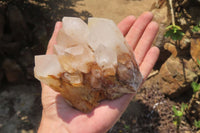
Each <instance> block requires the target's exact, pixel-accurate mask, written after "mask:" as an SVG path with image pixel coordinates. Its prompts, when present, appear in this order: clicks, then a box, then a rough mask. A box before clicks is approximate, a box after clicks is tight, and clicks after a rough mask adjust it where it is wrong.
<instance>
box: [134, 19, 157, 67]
mask: <svg viewBox="0 0 200 133" xmlns="http://www.w3.org/2000/svg"><path fill="white" fill-rule="evenodd" d="M157 32H158V23H156V22H151V23H149V24H148V26H147V28H146V29H145V31H144V33H143V35H142V37H141V39H140V40H139V42H138V44H137V46H136V48H135V52H134V53H135V58H136V61H137V63H138V64H139V65H140V64H141V62H142V61H143V59H144V56H145V55H146V53H147V51H148V50H149V48H150V47H151V45H152V43H153V40H154V38H155V37H156V34H157Z"/></svg>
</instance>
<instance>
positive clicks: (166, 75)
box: [159, 56, 198, 98]
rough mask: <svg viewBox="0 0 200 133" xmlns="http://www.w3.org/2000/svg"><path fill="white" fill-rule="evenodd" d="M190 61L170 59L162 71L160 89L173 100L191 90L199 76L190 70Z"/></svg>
mask: <svg viewBox="0 0 200 133" xmlns="http://www.w3.org/2000/svg"><path fill="white" fill-rule="evenodd" d="M190 63H191V62H190V61H187V60H185V59H179V58H174V57H172V56H171V57H170V58H168V60H167V61H166V62H165V63H164V64H163V65H162V67H161V69H160V73H159V76H160V81H159V82H160V88H161V90H162V92H163V93H164V94H166V95H168V96H169V97H171V98H174V97H177V96H179V95H180V94H181V93H182V92H184V91H186V90H187V89H190V87H188V86H190V84H191V82H192V81H194V80H195V79H197V77H198V76H197V74H196V73H194V72H193V71H192V70H191V69H190V68H191V65H190Z"/></svg>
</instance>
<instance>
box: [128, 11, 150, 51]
mask: <svg viewBox="0 0 200 133" xmlns="http://www.w3.org/2000/svg"><path fill="white" fill-rule="evenodd" d="M152 19H153V14H152V13H151V12H145V13H143V14H142V15H141V16H140V17H139V18H138V19H137V20H136V21H135V23H134V24H133V26H132V27H131V29H130V30H129V32H128V33H127V35H126V41H127V42H128V44H129V45H130V46H131V47H132V48H133V50H134V49H135V47H136V45H137V43H138V41H139V39H140V37H141V36H142V34H143V32H144V30H145V28H146V27H147V25H148V24H149V23H150V22H151V20H152Z"/></svg>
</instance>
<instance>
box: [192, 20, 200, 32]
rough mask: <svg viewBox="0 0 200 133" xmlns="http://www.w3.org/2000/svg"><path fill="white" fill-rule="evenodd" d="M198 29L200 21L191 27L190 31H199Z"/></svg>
mask: <svg viewBox="0 0 200 133" xmlns="http://www.w3.org/2000/svg"><path fill="white" fill-rule="evenodd" d="M199 31H200V22H199V23H198V24H197V25H195V26H194V27H193V28H192V32H199Z"/></svg>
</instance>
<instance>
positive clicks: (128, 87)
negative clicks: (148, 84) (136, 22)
mask: <svg viewBox="0 0 200 133" xmlns="http://www.w3.org/2000/svg"><path fill="white" fill-rule="evenodd" d="M62 24H63V26H62V28H61V30H60V31H59V33H58V36H57V44H55V45H54V54H52V55H38V56H35V68H34V73H35V77H36V78H37V79H38V80H40V81H41V82H43V83H45V84H46V85H48V86H50V87H51V88H52V89H54V90H55V91H58V92H60V94H61V95H62V96H63V97H64V98H65V99H66V101H68V102H69V103H70V104H71V105H72V106H73V107H75V108H76V109H78V110H80V111H82V112H90V111H91V110H92V109H93V108H94V107H96V106H97V105H98V103H99V102H100V101H102V100H105V99H109V100H112V99H116V98H118V97H120V96H122V95H124V94H127V93H135V92H136V91H137V89H138V87H139V86H140V85H141V83H142V81H143V77H142V75H141V73H140V71H139V68H138V65H137V63H136V61H135V58H134V54H133V51H132V50H131V49H130V48H129V46H128V44H127V43H126V41H125V38H124V37H123V35H122V33H121V32H120V30H119V29H118V28H117V26H116V24H115V23H114V22H113V21H112V20H109V19H104V18H89V19H88V24H86V23H85V22H84V21H83V20H81V19H80V18H76V17H64V18H63V19H62Z"/></svg>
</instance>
